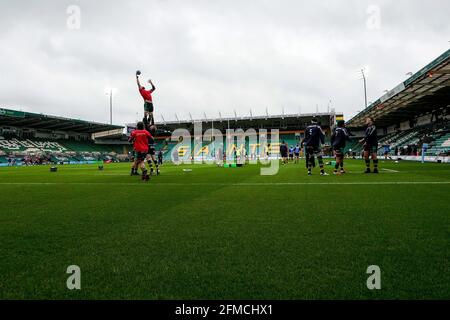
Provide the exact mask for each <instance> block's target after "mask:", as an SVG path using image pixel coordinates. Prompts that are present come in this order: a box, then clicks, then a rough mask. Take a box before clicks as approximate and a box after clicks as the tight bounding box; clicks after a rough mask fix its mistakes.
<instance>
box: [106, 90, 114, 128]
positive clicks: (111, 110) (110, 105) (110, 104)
mask: <svg viewBox="0 0 450 320" xmlns="http://www.w3.org/2000/svg"><path fill="white" fill-rule="evenodd" d="M115 91H116V90H115V89H114V88H106V89H105V94H106V95H107V96H109V122H110V124H111V125H112V124H113V117H112V113H113V95H114V93H115Z"/></svg>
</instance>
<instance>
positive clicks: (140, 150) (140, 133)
mask: <svg viewBox="0 0 450 320" xmlns="http://www.w3.org/2000/svg"><path fill="white" fill-rule="evenodd" d="M151 138H153V137H152V135H151V134H150V132H148V131H147V130H144V123H143V122H138V124H137V129H136V130H134V131H133V132H131V136H130V139H129V141H130V142H133V148H134V151H135V159H134V163H133V166H132V167H131V175H136V174H137V170H138V167H139V166H140V167H141V170H142V180H146V181H148V180H149V179H150V176H149V175H148V174H147V169H145V158H146V156H147V153H148V142H149V140H150V139H151Z"/></svg>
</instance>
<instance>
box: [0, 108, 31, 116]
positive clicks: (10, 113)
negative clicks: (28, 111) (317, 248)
mask: <svg viewBox="0 0 450 320" xmlns="http://www.w3.org/2000/svg"><path fill="white" fill-rule="evenodd" d="M0 116H4V117H16V118H25V112H22V111H14V110H8V109H1V108H0Z"/></svg>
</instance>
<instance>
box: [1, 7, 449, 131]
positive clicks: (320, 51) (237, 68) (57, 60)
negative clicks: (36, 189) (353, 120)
mask: <svg viewBox="0 0 450 320" xmlns="http://www.w3.org/2000/svg"><path fill="white" fill-rule="evenodd" d="M73 5H75V6H77V7H76V8H75V9H74V7H71V6H73ZM77 8H79V11H80V15H79V17H80V19H79V20H78V14H77ZM449 13H450V1H448V0H429V1H423V0H390V1H388V0H384V1H379V0H373V1H365V0H334V1H333V0H327V1H325V0H317V1H298V0H290V1H287V0H282V1H274V0H239V1H237V0H236V1H229V0H228V1H225V0H143V1H138V0H130V1H119V0H115V1H103V0H95V1H92V0H71V1H66V0H54V1H50V0H35V1H32V0H28V1H23V0H0V108H12V109H20V110H25V111H30V112H37V113H48V114H52V115H58V116H65V117H74V118H81V119H86V120H93V121H99V122H108V121H109V100H108V97H107V96H106V95H105V93H104V90H105V88H106V87H114V88H117V93H116V94H115V96H114V123H115V124H120V125H123V124H124V123H127V122H131V121H134V120H136V118H137V113H138V114H139V117H141V115H142V113H143V106H142V104H143V103H142V99H141V98H140V96H139V94H138V92H137V89H136V84H135V78H134V74H135V71H136V70H137V69H139V70H142V72H143V78H144V79H148V78H151V79H152V80H153V81H154V83H155V85H156V87H157V91H156V92H155V93H154V102H155V108H156V111H155V113H156V120H157V121H160V120H161V114H162V115H163V116H164V118H165V119H166V120H169V119H174V118H175V114H178V116H179V118H186V119H187V118H189V113H191V114H192V116H193V117H194V118H202V117H203V113H204V112H206V115H207V116H208V117H217V116H218V114H219V111H221V112H222V115H223V116H226V115H232V114H233V110H236V111H237V113H238V115H248V114H249V112H250V109H251V110H252V112H253V114H254V115H258V114H264V113H265V110H266V107H268V110H269V113H271V114H281V112H282V110H283V108H284V112H285V113H298V112H299V110H300V111H301V112H302V113H306V112H314V111H315V110H316V106H317V105H318V107H319V111H326V110H327V106H328V105H329V101H330V100H331V107H333V108H336V110H337V111H342V112H344V114H345V115H346V117H347V118H349V117H350V116H352V115H354V114H355V112H356V111H358V110H361V109H362V108H363V105H364V95H363V84H362V81H360V80H359V76H358V70H359V69H360V68H361V67H363V66H366V65H368V66H369V67H370V71H369V75H368V95H369V101H372V100H376V99H377V98H379V97H380V96H381V95H382V94H383V90H385V89H392V88H393V87H395V86H396V85H397V84H399V83H400V82H402V81H404V80H405V79H406V78H407V76H406V75H405V74H406V73H407V72H410V71H411V72H416V71H418V70H419V69H421V68H422V67H423V66H424V65H426V64H427V63H428V62H430V61H431V60H433V59H434V58H436V57H437V56H439V55H440V54H442V53H443V52H445V51H446V50H448V49H449V48H450V43H449V40H450V23H449Z"/></svg>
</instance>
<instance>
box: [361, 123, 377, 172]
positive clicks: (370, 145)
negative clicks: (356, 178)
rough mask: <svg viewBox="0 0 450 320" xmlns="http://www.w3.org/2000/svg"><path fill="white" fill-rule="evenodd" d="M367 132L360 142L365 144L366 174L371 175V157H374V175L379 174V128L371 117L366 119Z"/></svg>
mask: <svg viewBox="0 0 450 320" xmlns="http://www.w3.org/2000/svg"><path fill="white" fill-rule="evenodd" d="M366 125H367V128H366V131H365V134H364V138H363V139H361V140H360V141H359V142H360V143H364V160H365V162H366V171H365V173H371V171H370V156H372V162H373V173H378V157H377V151H378V136H377V127H376V126H375V123H374V120H373V118H371V117H368V118H367V119H366Z"/></svg>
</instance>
